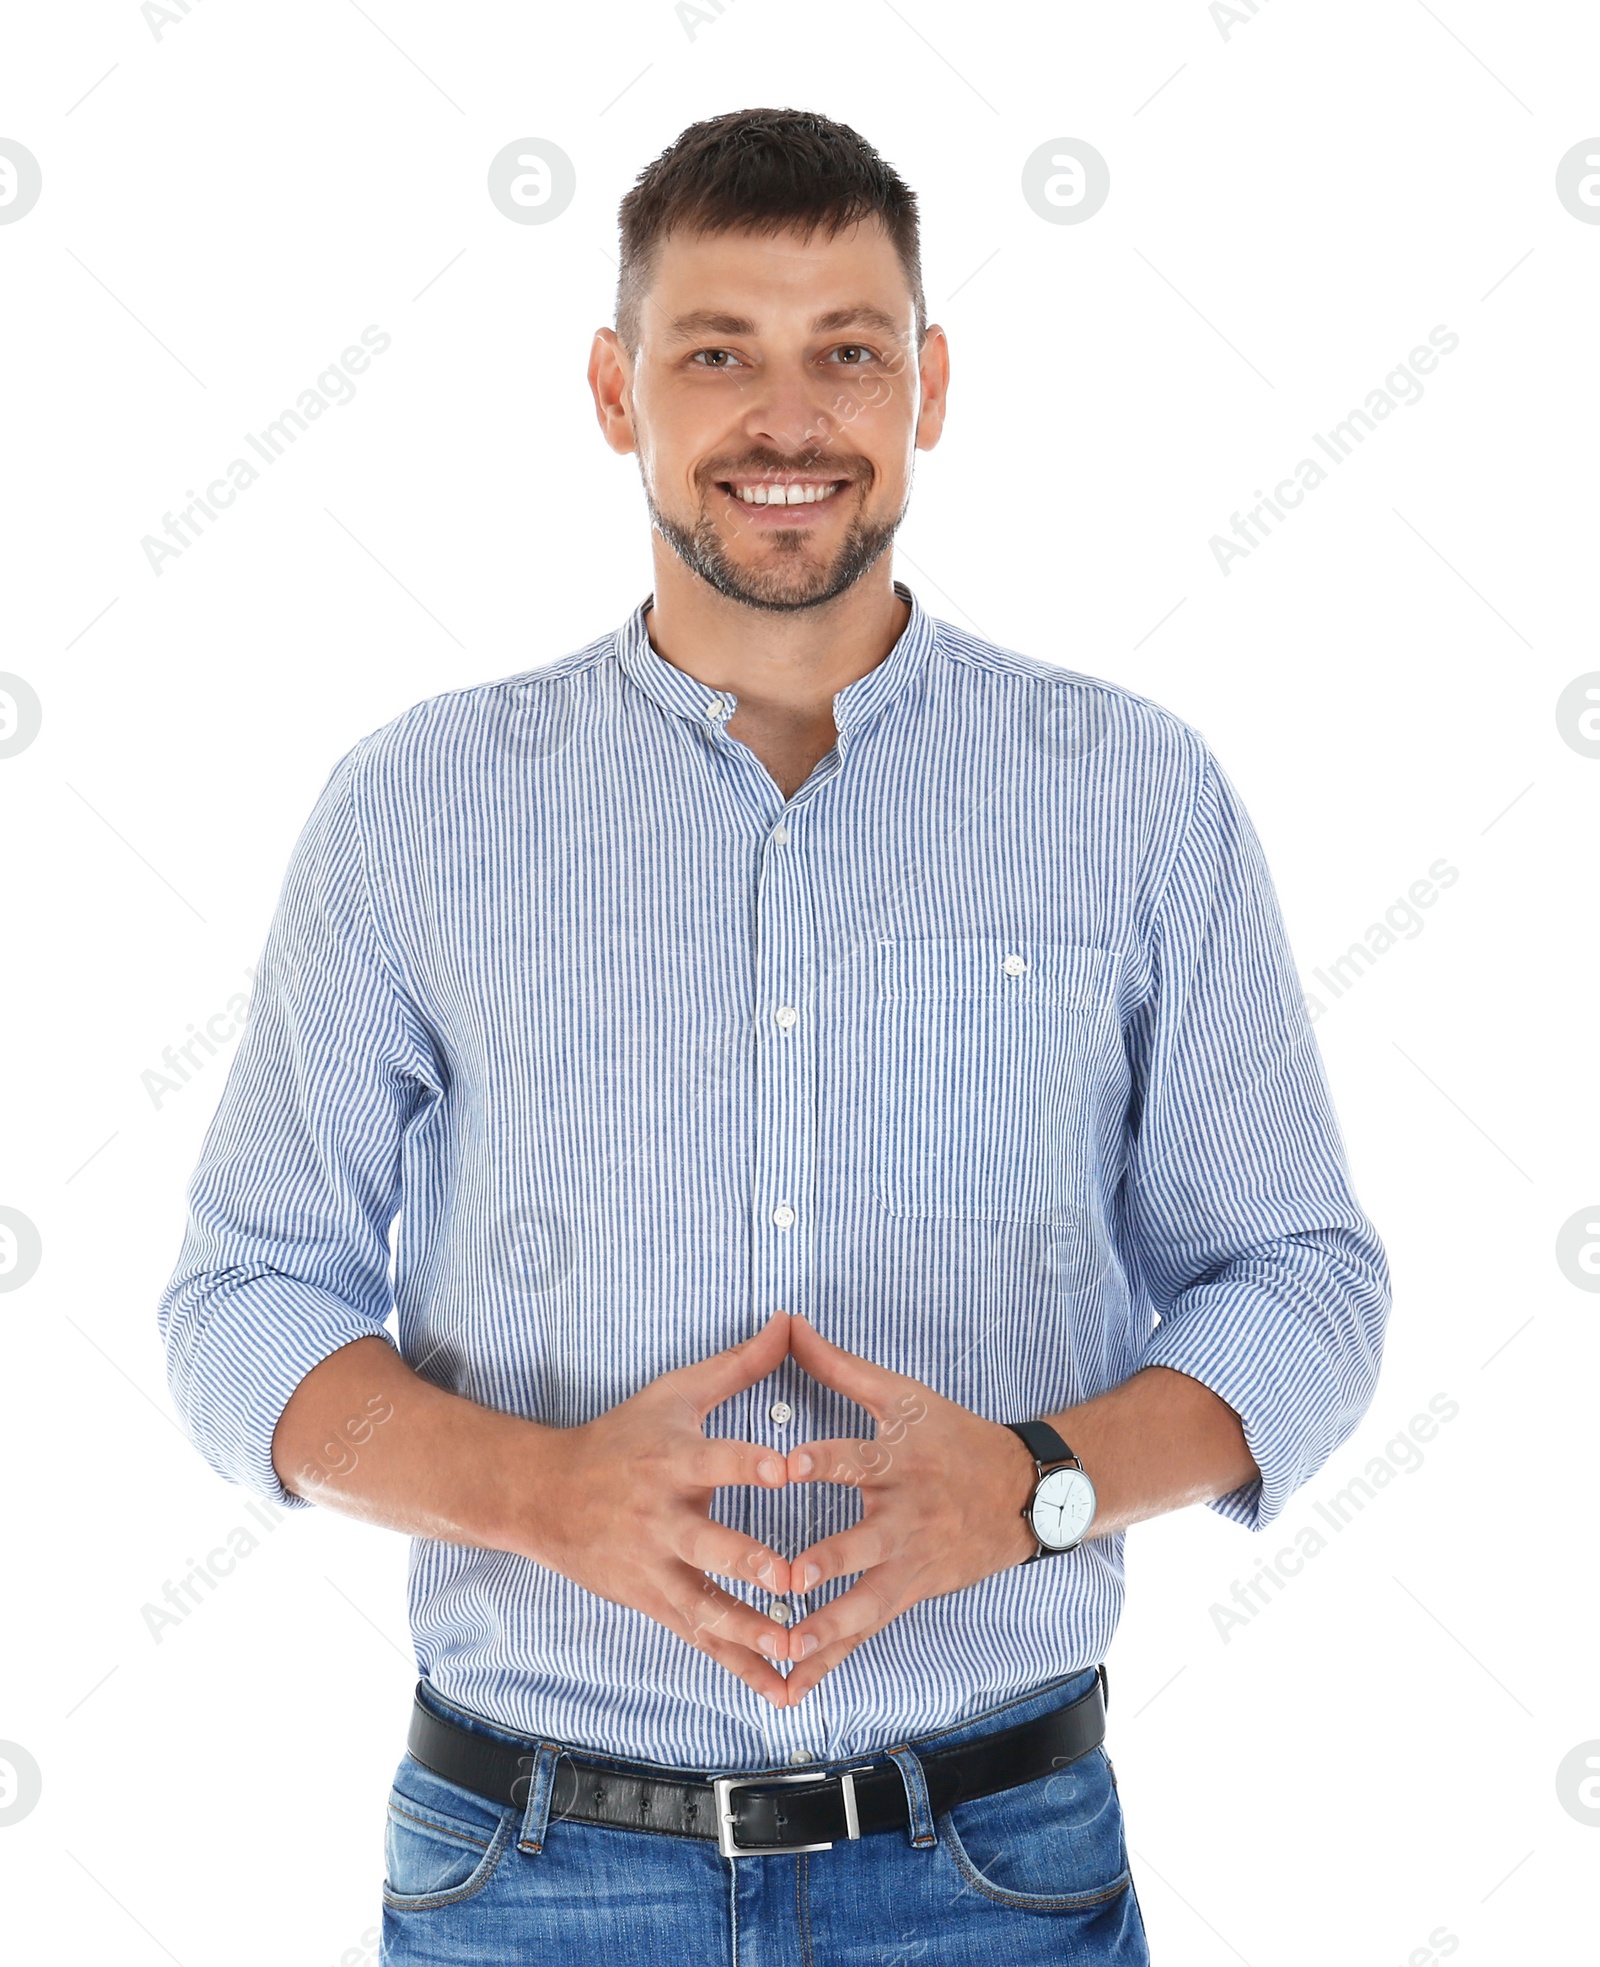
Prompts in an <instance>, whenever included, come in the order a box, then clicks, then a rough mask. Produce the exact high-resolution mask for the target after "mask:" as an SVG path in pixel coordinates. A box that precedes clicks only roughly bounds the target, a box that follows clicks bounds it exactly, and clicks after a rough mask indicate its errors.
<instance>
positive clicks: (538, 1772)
mask: <svg viewBox="0 0 1600 1967" xmlns="http://www.w3.org/2000/svg"><path fill="white" fill-rule="evenodd" d="M561 1753H562V1750H561V1748H560V1745H559V1744H558V1743H556V1742H541V1743H540V1744H539V1752H538V1754H537V1755H524V1756H522V1757H521V1758H520V1761H521V1764H522V1775H521V1776H519V1777H518V1781H519V1782H520V1781H521V1780H522V1779H523V1777H528V1778H530V1779H531V1780H529V1782H528V1802H527V1807H526V1808H525V1809H524V1810H523V1813H522V1831H521V1834H520V1836H519V1837H518V1839H517V1849H518V1850H519V1851H542V1850H543V1849H544V1838H545V1831H546V1829H547V1827H548V1825H549V1822H550V1800H551V1798H552V1796H553V1795H554V1794H555V1787H556V1764H557V1762H558V1761H559V1760H560V1757H561Z"/></svg>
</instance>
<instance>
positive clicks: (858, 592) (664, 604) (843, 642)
mask: <svg viewBox="0 0 1600 1967" xmlns="http://www.w3.org/2000/svg"><path fill="white" fill-rule="evenodd" d="M655 574H656V582H655V601H654V605H653V606H652V607H651V609H650V611H649V613H648V614H647V615H646V616H645V628H646V630H647V632H648V633H649V637H650V645H651V647H652V648H653V649H654V650H655V652H656V654H657V655H658V656H661V657H662V658H663V659H664V660H665V661H667V662H669V663H671V664H672V665H673V667H674V668H675V669H681V670H683V671H684V672H685V673H686V674H687V675H689V676H692V677H693V678H694V679H695V681H696V682H698V683H704V684H705V686H706V687H707V689H708V690H727V691H729V692H731V693H732V694H733V695H734V696H736V697H737V698H738V699H739V709H740V713H741V715H748V716H750V717H752V718H759V719H760V720H761V721H762V722H764V723H770V724H802V725H804V724H814V723H816V722H817V721H818V720H821V719H826V720H827V721H828V722H829V724H830V726H831V722H832V705H833V698H834V695H835V694H836V692H838V691H840V690H842V689H844V688H845V686H846V685H847V684H850V683H854V682H855V681H856V680H857V678H858V677H862V676H865V675H866V673H867V672H868V670H870V669H875V668H876V667H877V666H878V664H879V663H880V662H882V661H883V659H884V657H885V656H886V655H888V653H889V651H890V650H891V649H892V648H893V647H894V645H895V643H896V642H897V641H898V640H899V639H900V637H901V635H902V634H903V633H904V631H905V627H906V624H907V623H908V622H909V621H910V619H911V610H910V608H909V606H908V605H907V603H906V602H904V601H903V600H902V599H901V598H900V596H899V595H898V594H896V593H895V591H894V584H893V576H892V571H891V568H890V565H889V560H888V556H887V555H885V556H884V557H883V558H882V559H880V561H879V562H878V564H877V565H876V566H875V567H873V568H871V569H870V570H869V571H868V572H867V573H866V574H864V575H863V576H862V577H861V579H860V580H858V581H857V582H856V583H855V584H854V586H852V587H850V588H848V589H847V590H846V591H845V592H844V593H843V594H840V595H836V596H835V597H834V598H833V600H831V601H828V602H824V603H822V604H821V605H820V606H818V607H815V608H797V609H793V610H787V611H779V610H774V609H769V608H752V607H748V606H746V605H745V604H744V603H742V602H738V601H731V600H729V599H728V598H727V596H725V595H722V594H718V593H717V592H716V591H715V590H714V589H713V588H710V587H708V586H707V585H706V583H705V582H704V581H703V580H701V579H700V577H699V576H698V575H697V574H692V573H691V572H690V571H689V570H688V568H686V567H685V566H684V565H683V563H682V561H680V560H679V559H678V557H677V555H676V554H674V553H671V552H670V551H669V550H666V549H663V548H662V547H661V545H660V543H659V542H658V543H657V552H656V567H655ZM728 728H729V729H730V730H733V728H734V727H733V724H732V723H730V724H729V726H728ZM734 735H735V736H738V735H739V733H738V732H737V731H735V732H734ZM830 742H831V739H830Z"/></svg>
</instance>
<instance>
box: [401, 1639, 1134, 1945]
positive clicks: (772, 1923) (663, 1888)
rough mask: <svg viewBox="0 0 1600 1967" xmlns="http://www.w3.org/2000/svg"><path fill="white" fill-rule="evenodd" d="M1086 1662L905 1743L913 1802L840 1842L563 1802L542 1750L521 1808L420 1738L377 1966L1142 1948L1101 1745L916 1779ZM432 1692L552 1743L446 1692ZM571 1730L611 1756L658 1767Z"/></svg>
mask: <svg viewBox="0 0 1600 1967" xmlns="http://www.w3.org/2000/svg"><path fill="white" fill-rule="evenodd" d="M1093 1679H1094V1669H1093V1668H1092V1667H1088V1668H1085V1669H1084V1670H1083V1671H1082V1672H1080V1673H1073V1674H1069V1675H1067V1676H1065V1677H1064V1678H1062V1679H1060V1680H1054V1681H1051V1682H1049V1683H1048V1684H1047V1685H1046V1686H1044V1687H1042V1688H1040V1689H1038V1690H1037V1691H1035V1692H1034V1693H1032V1694H1028V1695H1025V1696H1023V1697H1021V1698H1020V1699H1017V1700H1012V1701H1008V1702H1005V1703H1003V1704H1002V1705H1000V1706H998V1707H993V1708H990V1709H988V1710H987V1711H986V1712H985V1713H983V1714H982V1715H980V1716H979V1717H978V1718H977V1719H976V1720H972V1721H966V1722H963V1723H962V1724H961V1725H960V1726H958V1727H955V1728H948V1729H946V1730H944V1732H943V1733H940V1734H933V1735H922V1736H918V1737H916V1738H915V1739H914V1740H913V1741H912V1742H910V1743H909V1744H906V1745H904V1746H900V1745H895V1746H896V1748H897V1753H896V1755H895V1757H894V1760H895V1762H896V1764H897V1766H898V1767H899V1768H900V1771H901V1775H902V1777H903V1778H904V1779H905V1781H906V1788H907V1795H908V1797H909V1798H911V1799H912V1800H913V1803H914V1805H915V1808H916V1813H917V1814H916V1819H915V1821H913V1822H911V1823H908V1824H907V1825H906V1826H905V1827H904V1828H902V1829H899V1830H886V1831H872V1832H869V1833H867V1834H866V1835H864V1836H863V1837H861V1838H860V1839H859V1840H852V1841H844V1842H840V1843H836V1844H834V1845H833V1846H832V1848H831V1849H829V1850H826V1851H802V1852H792V1853H782V1854H776V1855H770V1856H761V1857H741V1858H725V1857H723V1856H722V1855H721V1853H720V1852H719V1851H718V1849H717V1847H716V1845H715V1843H714V1842H711V1841H710V1840H705V1839H700V1838H693V1837H680V1836H675V1835H673V1834H671V1833H669V1832H655V1831H639V1830H623V1829H616V1828H612V1827H611V1826H609V1825H605V1824H585V1823H578V1822H576V1821H574V1820H572V1819H570V1818H561V1817H559V1816H556V1815H551V1814H549V1800H548V1799H549V1789H550V1783H549V1779H548V1778H549V1775H550V1763H549V1761H548V1759H546V1761H545V1762H544V1763H543V1765H542V1769H543V1775H544V1780H542V1781H541V1780H540V1779H539V1774H538V1773H537V1772H536V1777H535V1781H534V1784H533V1793H532V1794H531V1795H530V1797H529V1800H528V1804H527V1806H526V1807H525V1808H523V1807H512V1806H510V1805H507V1806H505V1807H497V1806H496V1805H495V1804H492V1803H489V1802H487V1801H486V1800H485V1799H484V1798H482V1797H480V1796H478V1795H476V1794H475V1793H474V1792H473V1791H471V1790H469V1789H462V1788H460V1787H458V1786H457V1785H456V1784H454V1783H450V1782H446V1781H445V1780H444V1779H443V1778H442V1777H439V1776H436V1775H434V1774H433V1773H432V1771H431V1770H429V1769H426V1768H424V1767H423V1766H422V1764H421V1763H419V1762H417V1761H416V1760H415V1759H414V1758H413V1757H412V1756H411V1755H410V1754H407V1755H406V1756H405V1757H404V1758H403V1760H402V1761H401V1764H400V1767H399V1769H398V1770H397V1771H396V1774H395V1779H394V1788H393V1791H392V1793H391V1795H390V1799H389V1821H388V1829H387V1838H386V1845H385V1860H386V1877H385V1880H384V1888H383V1908H384V1909H383V1952H382V1960H383V1963H384V1967H491V1963H492V1967H512V1963H521V1962H524V1961H549V1962H551V1963H558V1962H559V1963H562V1967H565V1963H567V1962H569V1961H570V1962H577V1961H596V1960H614V1961H616V1962H618V1963H619V1967H979V1963H982V1967H1044V1963H1049V1967H1149V1960H1150V1954H1149V1949H1148V1947H1147V1945H1146V1942H1145V1933H1144V1922H1143V1920H1142V1918H1141V1916H1140V1912H1139V1901H1138V1896H1137V1894H1136V1893H1135V1891H1134V1887H1133V1881H1132V1878H1131V1877H1130V1875H1129V1871H1128V1853H1127V1846H1126V1843H1125V1841H1124V1837H1123V1825H1122V1810H1121V1806H1120V1804H1119V1802H1118V1799H1117V1785H1116V1777H1115V1775H1114V1774H1113V1772H1112V1768H1111V1763H1110V1761H1109V1759H1108V1758H1107V1756H1106V1752H1105V1748H1104V1746H1103V1745H1102V1746H1101V1747H1099V1748H1095V1749H1091V1750H1090V1751H1089V1753H1088V1754H1087V1755H1084V1756H1080V1757H1079V1758H1078V1759H1077V1760H1076V1761H1075V1762H1071V1763H1068V1764H1066V1765H1065V1766H1064V1767H1062V1768H1060V1769H1057V1770H1054V1771H1053V1772H1052V1773H1050V1774H1049V1775H1045V1776H1041V1777H1038V1778H1037V1779H1035V1780H1034V1781H1032V1782H1027V1783H1019V1784H1017V1785H1016V1786H1015V1787H1014V1788H1012V1789H1006V1790H999V1791H996V1792H995V1793H994V1794H993V1795H990V1796H980V1797H975V1798H972V1799H970V1800H968V1801H967V1802H964V1803H958V1804H956V1805H955V1807H954V1808H953V1809H950V1810H947V1811H945V1812H944V1813H943V1814H942V1815H940V1816H937V1817H933V1816H930V1815H929V1814H928V1811H927V1805H926V1798H925V1795H924V1796H921V1797H919V1796H918V1794H917V1792H918V1790H919V1787H920V1783H919V1775H918V1770H917V1752H918V1751H919V1750H928V1749H934V1748H943V1747H947V1746H949V1745H951V1744H953V1743H956V1742H965V1741H970V1740H971V1739H972V1738H973V1737H975V1736H978V1735H983V1734H986V1733H988V1732H990V1731H991V1730H993V1729H996V1728H1005V1727H1009V1726H1011V1725H1012V1724H1013V1723H1014V1722H1018V1721H1025V1720H1028V1719H1030V1718H1031V1717H1033V1716H1035V1715H1039V1714H1044V1713H1046V1712H1048V1711H1049V1710H1050V1709H1052V1708H1055V1707H1059V1706H1064V1705H1065V1704H1066V1703H1067V1702H1068V1701H1071V1700H1075V1699H1076V1698H1077V1696H1078V1695H1080V1694H1082V1693H1085V1692H1086V1691H1087V1690H1088V1688H1089V1687H1090V1685H1091V1684H1092V1682H1093ZM423 1698H424V1700H428V1699H429V1698H430V1697H429V1695H428V1693H427V1690H426V1687H424V1689H423ZM431 1704H432V1705H433V1706H434V1707H435V1708H436V1709H437V1710H438V1712H440V1713H441V1714H444V1715H446V1716H448V1717H449V1718H450V1719H451V1720H453V1721H456V1722H457V1723H461V1724H464V1725H468V1726H472V1727H476V1728H478V1729H481V1730H482V1731H483V1732H484V1733H486V1734H489V1735H493V1736H497V1737H498V1738H499V1739H500V1740H502V1741H512V1742H516V1743H517V1744H518V1746H519V1747H522V1748H525V1749H528V1750H530V1751H533V1750H536V1749H537V1748H538V1744H537V1743H536V1742H530V1741H527V1740H526V1739H525V1738H523V1737H520V1736H516V1735H511V1734H508V1733H507V1732H506V1731H505V1730H503V1729H500V1728H497V1727H495V1726H493V1725H492V1724H490V1723H489V1722H486V1721H483V1720H481V1719H479V1718H478V1717H477V1716H474V1715H467V1714H464V1713H463V1712H462V1711H461V1710H460V1709H458V1708H455V1707H453V1706H451V1705H450V1704H448V1703H446V1702H444V1701H441V1700H439V1699H437V1697H434V1698H433V1699H432V1701H431ZM569 1746H571V1747H572V1749H573V1752H574V1753H577V1754H580V1755H582V1756H583V1757H584V1759H585V1760H589V1761H594V1762H596V1763H601V1764H604V1766H606V1767H607V1768H611V1769H620V1770H627V1771H634V1772H638V1771H644V1772H646V1773H648V1772H650V1771H651V1770H653V1769H654V1768H655V1767H656V1766H657V1765H655V1764H651V1763H645V1762H634V1761H631V1760H626V1759H623V1758H619V1757H614V1756H590V1755H589V1754H588V1752H587V1751H586V1750H582V1749H580V1748H579V1747H578V1746H577V1745H576V1744H572V1745H569ZM887 1754H888V1750H887V1748H886V1749H884V1750H882V1751H880V1752H879V1755H878V1756H872V1755H858V1756H853V1757H850V1758H849V1759H848V1761H840V1762H829V1763H824V1762H819V1763H816V1764H815V1765H813V1767H814V1770H815V1772H817V1773H824V1772H828V1771H834V1770H838V1769H842V1768H845V1767H849V1766H852V1765H859V1764H861V1763H863V1762H867V1761H875V1760H881V1759H883V1758H885V1757H886V1756H887ZM707 1773H708V1774H720V1773H722V1772H721V1771H708V1772H707ZM739 1773H741V1774H742V1773H745V1772H743V1771H741V1772H739ZM773 1773H781V1774H786V1775H788V1774H793V1773H794V1771H793V1770H792V1769H785V1770H782V1771H774V1772H773ZM541 1803H542V1808H541ZM919 1834H920V1837H921V1840H922V1841H920V1842H919V1841H916V1840H917V1839H918V1837H919ZM535 1844H537V1845H539V1847H540V1848H538V1849H537V1850H535V1849H531V1848H524V1847H525V1846H532V1845H535Z"/></svg>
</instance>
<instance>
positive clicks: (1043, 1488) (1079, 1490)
mask: <svg viewBox="0 0 1600 1967" xmlns="http://www.w3.org/2000/svg"><path fill="white" fill-rule="evenodd" d="M1005 1425H1006V1426H1007V1427H1008V1428H1010V1430H1011V1432H1012V1433H1013V1434H1015V1435H1016V1436H1018V1437H1019V1439H1020V1440H1021V1442H1022V1445H1023V1446H1024V1447H1025V1448H1026V1449H1027V1451H1028V1453H1029V1454H1030V1455H1032V1457H1033V1462H1034V1467H1035V1469H1036V1470H1037V1472H1038V1473H1037V1479H1036V1480H1035V1482H1034V1485H1033V1494H1032V1495H1031V1496H1030V1497H1029V1498H1028V1500H1027V1501H1026V1502H1025V1503H1024V1504H1023V1505H1022V1516H1023V1518H1024V1520H1025V1521H1026V1523H1027V1525H1028V1528H1029V1529H1030V1530H1031V1531H1032V1532H1033V1535H1034V1541H1035V1542H1036V1543H1037V1544H1038V1546H1039V1548H1038V1549H1037V1550H1036V1551H1035V1552H1034V1553H1033V1556H1032V1557H1025V1558H1023V1560H1022V1561H1023V1563H1024V1564H1032V1563H1033V1562H1034V1561H1035V1559H1037V1558H1040V1557H1059V1556H1060V1555H1061V1554H1062V1552H1063V1551H1068V1550H1076V1549H1077V1547H1078V1545H1079V1544H1081V1543H1082V1542H1083V1540H1084V1538H1085V1537H1086V1536H1087V1535H1088V1534H1089V1526H1090V1524H1091V1523H1093V1521H1094V1510H1095V1495H1094V1484H1093V1483H1092V1482H1091V1481H1090V1480H1089V1477H1088V1475H1087V1474H1086V1473H1085V1472H1084V1466H1083V1463H1082V1462H1080V1461H1079V1460H1078V1458H1077V1456H1076V1455H1075V1454H1074V1453H1073V1452H1072V1450H1071V1449H1070V1448H1069V1447H1068V1446H1067V1444H1066V1442H1064V1441H1063V1440H1062V1439H1061V1436H1060V1435H1059V1434H1057V1433H1056V1431H1055V1429H1054V1428H1053V1427H1051V1426H1050V1424H1049V1422H1048V1421H1007V1422H1006V1424H1005Z"/></svg>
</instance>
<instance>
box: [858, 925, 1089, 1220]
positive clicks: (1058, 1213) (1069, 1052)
mask: <svg viewBox="0 0 1600 1967" xmlns="http://www.w3.org/2000/svg"><path fill="white" fill-rule="evenodd" d="M1118 963H1119V952H1118V951H1117V950H1114V949H1101V948H1096V947H1093V946H1091V945H1088V944H1083V943H1061V942H1036V941H1031V940H1028V939H1023V940H1020V941H1005V940H1003V939H1001V938H998V937H993V936H937V937H924V938H920V939H908V940H895V941H884V942H880V943H879V944H878V945H877V991H876V997H875V1001H874V1003H873V1007H872V1009H873V1016H874V1020H875V1033H874V1038H875V1042H874V1046H873V1057H872V1067H871V1070H872V1080H873V1122H874V1128H875V1134H874V1142H873V1192H874V1195H875V1197H876V1199H877V1201H878V1203H879V1204H880V1205H881V1207H883V1208H884V1209H885V1210H887V1211H888V1213H889V1214H890V1215H893V1216H934V1217H970V1218H976V1219H978V1220H981V1221H989V1222H1051V1221H1056V1222H1067V1221H1075V1220H1078V1219H1080V1217H1081V1215H1082V1212H1083V1210H1084V1208H1085V1207H1086V1206H1087V1203H1088V1201H1089V1189H1090V1187H1091V1184H1092V1180H1093V1171H1094V1169H1095V1167H1096V1166H1097V1164H1098V1159H1099V1156H1100V1154H1101V1152H1102V1151H1103V1145H1104V1143H1103V1134H1104V1129H1105V1127H1106V1126H1107V1124H1108V1120H1109V1116H1110V1114H1111V1113H1112V1112H1113V1111H1114V1108H1115V1101H1116V1098H1117V1096H1118V1092H1119V1089H1122V1091H1123V1093H1124V1096H1125V1086H1126V1081H1125V1070H1126V1067H1125V1061H1124V1057H1123V1052H1122V1044H1121V1032H1120V1027H1119V1024H1118V1021H1117V1014H1116V1000H1115V986H1116V978H1117V969H1118Z"/></svg>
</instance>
